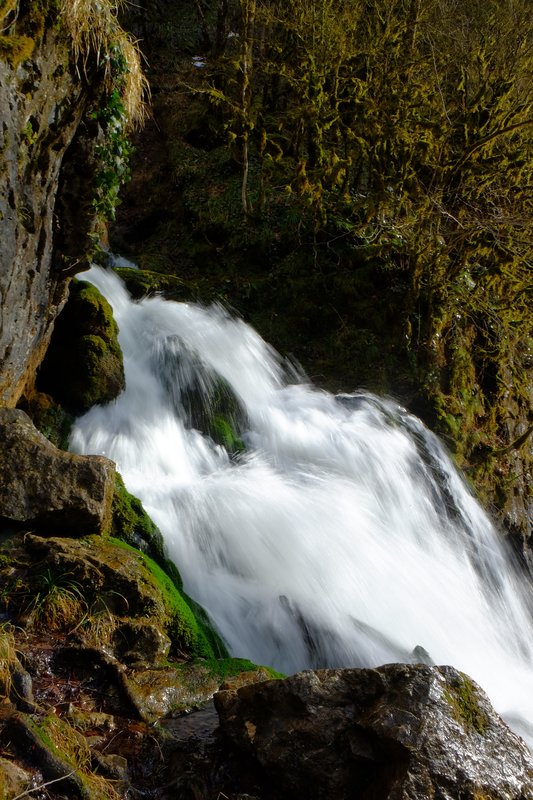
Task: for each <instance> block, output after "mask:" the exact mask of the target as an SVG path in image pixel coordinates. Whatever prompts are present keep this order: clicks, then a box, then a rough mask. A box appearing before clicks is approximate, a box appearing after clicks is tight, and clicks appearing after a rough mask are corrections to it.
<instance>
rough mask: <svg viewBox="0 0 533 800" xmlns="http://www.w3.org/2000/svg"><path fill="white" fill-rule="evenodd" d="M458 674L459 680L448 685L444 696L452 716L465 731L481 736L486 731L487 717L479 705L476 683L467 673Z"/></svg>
mask: <svg viewBox="0 0 533 800" xmlns="http://www.w3.org/2000/svg"><path fill="white" fill-rule="evenodd" d="M458 674H459V680H457V681H454V683H453V684H451V685H450V688H449V689H447V690H446V691H445V693H444V697H445V699H446V701H447V703H448V704H449V705H450V707H451V711H452V716H453V717H454V718H455V720H456V721H457V722H458V723H459V724H460V725H461V726H462V727H463V728H464V729H465V731H467V732H470V733H471V732H475V733H479V734H480V735H481V736H483V734H484V733H486V731H487V728H488V725H489V719H488V716H487V714H486V713H485V711H484V710H483V708H482V707H481V705H480V702H479V698H478V690H477V688H476V685H475V683H474V682H473V681H472V680H471V678H469V677H468V676H467V675H464V674H463V673H458Z"/></svg>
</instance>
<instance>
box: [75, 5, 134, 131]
mask: <svg viewBox="0 0 533 800" xmlns="http://www.w3.org/2000/svg"><path fill="white" fill-rule="evenodd" d="M123 5H124V2H123V0H62V3H61V19H62V21H63V24H64V25H65V27H66V28H67V30H68V33H69V35H70V38H71V40H72V47H73V51H74V55H75V58H76V60H77V61H78V62H79V63H81V65H82V69H83V71H84V72H87V71H88V68H89V61H90V60H91V59H92V58H95V59H96V63H97V65H98V67H99V68H101V69H103V70H104V72H105V76H106V80H107V81H108V82H109V84H110V86H112V85H113V81H114V77H115V72H116V69H117V55H118V56H119V59H118V60H119V61H121V62H124V63H125V70H124V76H123V79H124V80H123V90H122V101H123V104H124V110H125V113H126V116H127V118H128V120H129V122H130V123H132V124H137V125H142V123H143V121H144V119H145V117H146V113H147V106H146V98H147V96H148V94H149V89H148V81H147V79H146V77H145V75H144V73H143V71H142V66H141V54H140V51H139V48H138V46H137V42H136V41H135V40H134V39H133V38H132V37H131V36H130V35H129V34H128V33H126V32H125V31H124V30H123V29H122V28H121V26H120V24H119V22H118V19H117V14H118V11H119V10H120V8H121V6H123Z"/></svg>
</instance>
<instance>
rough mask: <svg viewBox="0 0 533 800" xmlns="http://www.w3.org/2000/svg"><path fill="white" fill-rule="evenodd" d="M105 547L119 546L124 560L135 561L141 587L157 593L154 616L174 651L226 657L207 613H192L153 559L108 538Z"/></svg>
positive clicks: (191, 654) (206, 656)
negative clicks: (160, 621)
mask: <svg viewBox="0 0 533 800" xmlns="http://www.w3.org/2000/svg"><path fill="white" fill-rule="evenodd" d="M109 546H111V547H114V548H116V549H119V548H121V549H123V550H124V551H125V553H127V554H128V555H127V556H125V559H126V560H131V559H134V560H136V561H137V568H138V570H139V571H142V574H143V579H142V582H143V586H144V587H145V588H146V587H147V585H150V586H151V587H152V588H153V589H154V590H155V591H156V592H157V594H158V598H159V599H158V603H160V604H162V611H161V609H159V611H158V613H157V614H155V617H156V618H157V616H159V617H161V615H162V622H163V628H164V629H165V631H166V633H167V634H168V636H169V637H170V639H171V641H172V643H173V648H174V652H176V651H179V652H181V653H182V654H183V653H186V654H187V655H188V656H190V657H193V656H200V657H202V658H207V659H214V658H216V657H219V656H227V650H226V648H225V646H224V644H223V642H222V640H221V639H220V637H219V636H218V634H217V633H216V632H215V631H214V629H213V628H212V627H211V625H210V623H209V622H208V618H207V614H206V613H205V612H203V613H202V618H199V615H198V614H197V613H196V614H195V611H196V612H197V611H198V609H199V607H198V605H197V604H196V603H193V601H191V600H190V598H188V597H187V595H184V594H183V593H182V592H180V590H179V589H178V587H177V586H176V585H175V583H174V581H173V580H172V578H171V577H170V576H169V575H167V573H166V572H164V571H163V569H161V567H160V566H159V565H158V564H157V563H156V562H155V561H154V560H153V559H151V558H150V557H149V556H147V555H146V554H145V553H142V552H140V551H139V550H136V549H135V548H133V547H131V546H130V545H128V544H126V543H125V542H121V541H118V540H116V539H110V540H109ZM141 568H143V569H142V570H141ZM147 575H148V576H149V578H148V582H147V581H146V576H147ZM191 606H193V607H194V610H193V608H191Z"/></svg>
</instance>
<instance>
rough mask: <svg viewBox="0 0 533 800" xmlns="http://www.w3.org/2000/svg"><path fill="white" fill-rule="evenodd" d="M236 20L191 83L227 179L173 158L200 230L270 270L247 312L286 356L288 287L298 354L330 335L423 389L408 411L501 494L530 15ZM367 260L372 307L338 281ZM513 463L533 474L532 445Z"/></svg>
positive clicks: (526, 203)
mask: <svg viewBox="0 0 533 800" xmlns="http://www.w3.org/2000/svg"><path fill="white" fill-rule="evenodd" d="M231 9H233V12H231ZM228 13H229V14H230V15H231V13H234V18H233V19H232V23H231V24H232V25H234V26H235V27H234V30H237V31H238V33H239V36H238V37H233V38H230V39H228V40H227V42H226V45H225V48H224V51H223V54H222V56H220V53H219V52H216V48H215V47H214V45H213V53H212V54H213V61H212V63H211V64H210V69H208V70H205V72H203V73H202V74H203V75H204V76H205V78H204V80H203V83H201V82H200V85H199V86H197V87H195V86H193V87H191V88H192V89H193V91H194V90H196V96H197V97H207V98H209V99H210V101H211V104H212V109H213V110H212V115H211V123H212V122H213V121H216V122H217V123H218V125H219V130H220V131H221V132H224V133H225V134H226V136H227V142H228V145H227V152H230V153H231V155H232V157H233V161H234V169H233V170H231V169H228V168H226V174H225V176H224V177H223V172H222V166H221V165H222V155H221V153H220V152H218V150H217V149H210V150H206V152H203V151H200V149H199V148H193V147H191V146H190V145H188V147H183V146H181V147H180V146H178V145H177V144H176V145H175V146H174V149H175V151H176V157H175V162H176V169H177V174H178V175H179V181H180V182H181V183H182V185H183V198H184V201H185V203H186V206H187V208H188V209H190V210H191V215H192V216H193V219H194V224H195V229H196V231H202V232H203V233H204V235H205V238H206V239H207V240H209V241H212V240H213V239H214V238H216V240H217V242H222V243H223V244H222V247H221V246H220V245H219V246H218V248H217V255H218V252H219V251H220V250H222V249H223V247H227V248H228V252H229V250H230V248H231V249H232V250H233V253H235V252H236V251H238V250H239V248H240V250H241V252H246V255H247V256H248V259H250V260H252V261H253V262H254V263H255V264H256V265H257V268H258V270H260V269H261V268H262V267H263V268H264V271H265V272H266V271H267V270H268V272H269V275H268V279H267V276H266V275H262V276H261V277H260V278H259V279H258V278H255V277H254V278H253V284H255V286H256V287H259V288H257V289H256V290H255V289H254V292H257V297H255V298H254V297H251V299H252V300H253V302H254V303H255V307H254V306H253V305H252V304H250V305H248V304H247V298H244V300H243V301H242V302H241V305H243V306H244V307H246V308H250V311H251V312H252V316H253V314H254V313H255V312H256V308H258V309H259V316H258V320H259V322H260V324H261V327H262V331H263V332H264V333H265V334H266V335H267V336H270V335H272V334H273V335H274V336H276V335H277V334H279V339H278V340H276V341H275V343H276V344H278V343H279V342H281V344H282V345H283V344H284V343H287V342H289V343H290V344H289V346H290V347H291V349H292V347H293V341H294V338H295V334H294V333H291V331H290V327H291V326H290V325H286V326H285V328H283V322H282V321H280V320H279V319H276V317H282V316H283V315H284V314H285V311H287V313H288V314H291V307H290V304H287V309H284V308H283V299H282V298H283V293H284V290H285V287H286V286H287V287H288V286H289V285H290V286H291V289H292V290H293V291H292V296H293V298H297V300H294V299H293V303H294V313H295V314H296V309H297V312H298V318H299V319H300V321H301V325H302V326H303V328H304V329H305V330H304V331H302V338H305V337H306V336H307V340H308V342H309V344H306V343H304V342H295V344H296V345H297V347H296V348H295V349H296V350H297V352H298V353H299V355H300V357H302V358H303V359H304V360H305V358H306V356H307V357H308V356H309V355H311V357H314V355H315V354H314V352H313V350H314V348H315V345H314V342H315V341H316V340H317V339H319V338H322V340H323V343H322V344H321V345H320V355H319V356H318V357H319V359H322V354H321V353H322V352H327V347H329V348H330V350H334V352H335V356H334V357H338V360H340V361H342V362H343V364H346V365H347V368H349V370H350V371H351V373H352V374H353V375H354V376H355V377H356V379H357V378H359V377H360V376H361V377H363V380H364V381H365V384H366V385H369V383H368V381H369V380H370V381H374V382H375V384H377V385H378V386H381V388H382V389H384V390H385V391H395V392H401V391H402V390H403V389H404V388H405V389H406V390H407V392H408V398H410V396H411V397H412V395H413V394H414V393H415V390H413V386H414V385H416V384H417V383H418V384H419V385H420V384H422V386H421V389H419V390H418V392H417V394H418V397H417V398H415V399H416V401H417V407H418V408H420V406H421V405H422V404H423V407H424V408H425V410H426V412H427V411H428V408H429V407H431V408H432V409H433V420H432V421H434V419H435V416H436V417H437V421H438V422H439V423H440V425H441V431H442V432H443V433H445V434H446V435H447V436H448V438H449V439H450V441H452V442H453V444H454V448H455V451H456V456H457V460H458V461H459V463H460V465H461V466H462V467H464V468H467V469H470V471H471V474H472V476H473V478H474V480H475V481H477V483H478V485H479V486H480V487H481V488H482V489H483V488H484V489H488V487H489V486H490V485H491V484H492V486H494V482H496V484H497V485H499V486H500V489H497V490H496V493H495V495H494V496H500V495H501V496H502V497H503V496H504V495H505V487H506V486H507V485H508V481H509V480H510V479H511V478H512V474H513V472H516V465H515V464H514V462H515V460H516V459H515V455H516V453H517V452H518V451H517V450H516V449H513V448H512V447H511V446H512V445H513V442H515V441H519V442H520V441H521V436H522V435H523V434H524V432H525V430H526V428H527V425H528V422H527V420H528V418H529V419H531V415H532V414H533V408H532V403H531V394H530V370H531V328H532V319H531V300H532V288H531V287H532V284H531V270H532V261H533V253H532V239H531V236H530V235H529V231H530V220H531V212H532V203H531V191H530V187H531V185H532V183H533V152H532V149H531V132H532V127H533V22H532V18H531V14H530V9H529V4H528V2H526V0H504V2H499V1H498V2H497V1H496V0H489V2H484V3H481V2H480V0H468V2H466V3H462V4H459V3H457V2H456V0H444V1H443V0H438V1H437V0H429V1H428V2H424V3H421V2H417V1H416V0H412V2H404V0H393V2H389V0H378V1H377V2H376V3H373V4H371V5H370V6H369V5H368V4H367V3H364V2H363V0H356V2H353V1H351V2H348V1H347V0H343V2H340V3H339V2H333V0H311V2H307V1H304V0H296V2H294V3H291V4H289V5H287V4H286V3H282V2H280V1H279V0H269V2H265V3H261V4H258V5H257V7H255V3H254V2H253V0H242V1H241V2H239V3H235V4H233V5H232V4H230V12H228ZM210 31H211V33H210V39H211V42H213V39H214V36H213V28H212V27H211V28H210ZM198 80H199V81H201V76H200V77H199V78H198ZM217 159H218V172H217V171H216V169H213V166H212V165H213V164H214V163H215V162H216V160H217ZM208 163H209V164H211V179H209V172H208V171H207V164H208ZM204 168H205V172H203V170H204ZM200 174H203V175H204V183H205V180H208V181H209V184H208V186H209V188H208V191H207V192H206V191H205V188H204V184H202V183H201V180H200V178H199V177H198V176H199V175H200ZM243 189H244V190H245V195H246V197H245V198H243ZM239 205H243V206H244V207H245V210H246V215H245V217H244V218H243V215H242V213H241V214H239ZM214 221H216V224H215V225H214V224H213V222H214ZM296 250H299V251H300V252H301V254H302V259H304V260H305V262H306V268H305V278H304V277H302V280H300V278H301V276H300V274H296V272H295V271H294V270H293V268H292V267H288V265H289V259H290V258H291V259H292V260H293V262H295V261H297V260H298V259H297V257H296V258H294V257H293V256H292V254H291V251H292V253H294V252H295V251H296ZM284 259H287V260H286V261H285V264H287V268H285V267H284ZM228 260H229V259H228ZM233 262H234V263H235V259H233ZM378 265H379V266H378ZM367 266H371V267H372V268H373V269H374V270H379V271H380V273H381V274H380V273H378V272H377V271H376V274H375V275H374V277H373V278H372V279H371V281H368V282H367V283H368V285H369V286H370V284H372V288H371V289H370V292H371V295H369V296H368V297H373V299H374V302H373V304H372V303H370V304H369V303H368V302H367V304H366V306H365V301H364V299H363V297H364V296H363V294H360V295H359V296H355V295H354V294H351V293H350V292H349V291H348V292H347V291H346V287H347V286H348V285H349V283H350V281H352V285H355V284H356V283H357V282H358V273H359V272H360V270H361V269H363V270H364V269H366V267H367ZM229 269H230V270H231V269H233V270H235V271H237V272H238V271H239V270H243V267H242V266H241V265H240V264H238V265H237V267H235V266H233V267H229ZM248 271H249V268H248ZM305 281H307V284H306V285H305ZM250 285H252V283H251V284H250ZM319 287H320V288H319ZM274 289H276V291H274ZM230 290H233V292H237V293H239V292H240V291H242V279H241V276H240V275H237V276H236V278H235V282H234V285H233V286H231V287H230ZM265 292H270V293H271V294H272V298H274V297H276V299H275V300H274V299H273V300H272V302H273V303H274V302H275V303H276V304H277V308H276V311H275V312H273V311H272V308H271V307H269V306H268V304H267V300H266V294H265ZM241 297H242V295H241ZM376 297H377V298H379V304H380V305H382V307H381V308H377V304H376V302H375V298H376ZM280 298H281V301H280ZM372 305H373V307H372ZM273 307H274V306H273ZM318 311H320V314H319V315H318V314H317V312H318ZM317 317H318V318H317ZM335 317H336V321H335ZM269 328H270V329H271V330H269ZM307 328H308V329H309V330H307ZM285 329H286V330H285ZM366 332H368V333H369V337H368V339H369V341H370V342H371V345H372V348H373V349H372V350H370V349H365V344H364V339H365V337H366V335H367V333H366ZM287 337H288V338H287ZM528 342H529V344H528ZM384 343H385V348H384V346H383V345H384ZM326 345H327V347H326ZM317 355H318V349H317ZM325 358H327V356H326V357H325ZM330 358H331V356H330ZM374 358H375V359H376V360H377V361H378V370H377V371H376V373H375V375H374V377H373V376H372V369H371V365H370V364H368V365H365V364H364V362H365V360H366V361H368V362H371V361H372V360H373V359H374ZM315 364H316V365H317V366H318V367H319V368H320V361H319V360H317V361H315ZM325 366H326V365H325ZM397 376H400V380H399V382H398V381H397ZM395 384H397V385H395ZM398 384H399V385H398ZM409 387H410V388H409ZM376 388H377V387H376ZM508 448H511V449H508ZM520 458H522V459H523V462H524V464H525V466H524V470H525V471H526V472H527V469H528V468H529V467H530V466H531V457H530V456H529V455H528V452H527V449H526V448H523V447H522V449H521V450H520ZM497 461H498V462H499V464H497V463H496V462H497ZM528 464H529V467H528V466H527V465H528ZM498 475H499V477H498ZM525 502H526V504H527V500H526V501H525ZM498 504H500V501H499V500H498ZM500 505H501V504H500Z"/></svg>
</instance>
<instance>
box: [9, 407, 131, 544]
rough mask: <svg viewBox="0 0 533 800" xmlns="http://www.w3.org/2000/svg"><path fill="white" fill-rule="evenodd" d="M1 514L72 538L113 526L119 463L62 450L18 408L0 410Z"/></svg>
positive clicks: (14, 520) (12, 519) (21, 522)
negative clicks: (116, 464) (113, 499)
mask: <svg viewBox="0 0 533 800" xmlns="http://www.w3.org/2000/svg"><path fill="white" fill-rule="evenodd" d="M0 474H1V475H2V481H1V483H0V518H3V519H4V520H8V521H10V522H13V523H20V524H23V525H31V526H33V527H38V528H40V529H43V530H54V531H66V532H68V533H69V535H72V536H84V535H86V534H90V533H99V532H102V531H104V530H106V529H107V527H108V526H109V524H110V517H111V503H112V498H113V489H114V484H115V465H114V463H113V462H112V461H110V460H109V459H107V458H104V457H103V456H79V455H74V454H73V453H66V452H64V451H63V450H58V449H57V448H56V447H55V446H54V445H53V444H52V443H51V442H49V441H48V439H46V438H45V437H44V436H43V435H42V434H41V433H39V431H38V430H37V429H36V428H35V427H34V426H33V424H32V422H31V420H30V418H29V417H28V416H27V415H26V414H25V413H24V412H23V411H20V410H18V409H9V408H3V409H0Z"/></svg>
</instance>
